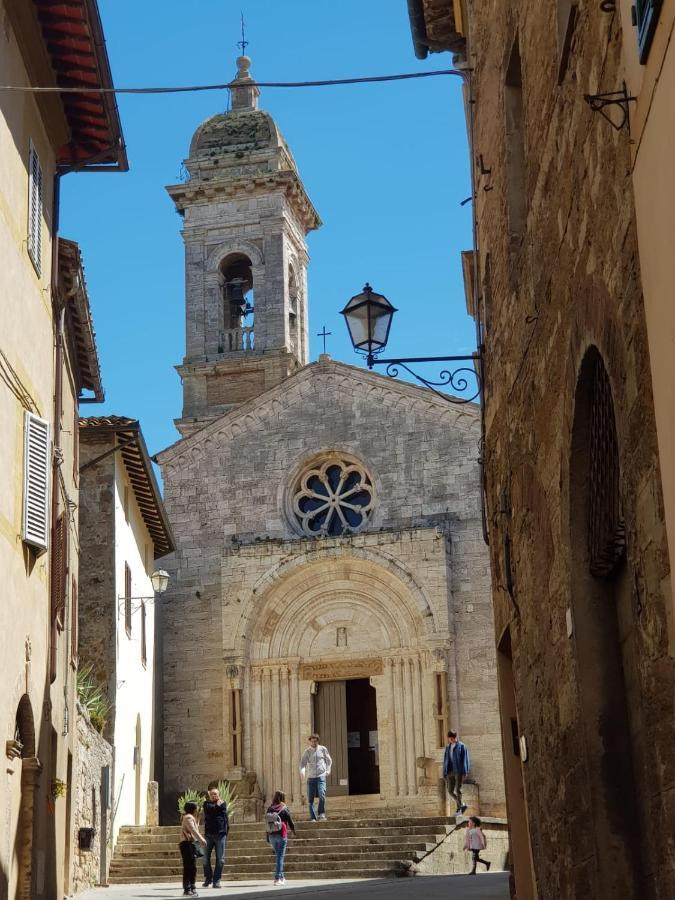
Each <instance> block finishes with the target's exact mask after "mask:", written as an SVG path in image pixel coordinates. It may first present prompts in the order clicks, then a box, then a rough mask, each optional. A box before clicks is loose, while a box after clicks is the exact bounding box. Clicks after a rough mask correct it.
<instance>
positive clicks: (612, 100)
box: [584, 81, 637, 131]
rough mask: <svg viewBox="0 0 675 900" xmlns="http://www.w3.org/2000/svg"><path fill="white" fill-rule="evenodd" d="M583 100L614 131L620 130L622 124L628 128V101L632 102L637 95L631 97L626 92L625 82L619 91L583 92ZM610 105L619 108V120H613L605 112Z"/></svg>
mask: <svg viewBox="0 0 675 900" xmlns="http://www.w3.org/2000/svg"><path fill="white" fill-rule="evenodd" d="M584 100H585V101H586V103H588V105H589V106H590V108H591V110H592V111H593V112H599V113H600V115H601V116H602V117H603V118H604V119H606V120H607V121H608V122H609V124H610V125H611V126H612V128H614V129H615V130H616V131H621V129H622V128H623V127H624V125H628V127H629V128H630V114H629V106H628V104H629V103H634V102H635V101H636V100H637V97H631V96H629V94H628V88H627V87H626V82H625V81H624V82H623V86H622V88H621V90H620V91H608V92H607V93H605V94H584ZM610 106H618V107H619V108H620V110H621V121H620V122H615V121H614V119H612V117H611V116H610V115H609V113H607V112H606V109H607V108H608V107H610Z"/></svg>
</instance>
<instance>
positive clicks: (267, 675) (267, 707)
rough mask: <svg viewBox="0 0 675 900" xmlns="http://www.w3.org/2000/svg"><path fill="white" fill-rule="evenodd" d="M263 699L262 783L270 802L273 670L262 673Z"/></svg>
mask: <svg viewBox="0 0 675 900" xmlns="http://www.w3.org/2000/svg"><path fill="white" fill-rule="evenodd" d="M262 698H263V769H262V780H261V781H260V784H261V787H262V792H263V795H264V797H265V802H266V803H267V802H269V798H270V790H271V782H272V770H273V766H274V761H273V757H274V738H275V736H274V734H273V729H272V716H273V715H274V710H273V706H274V704H273V703H272V670H271V669H270V668H268V667H265V668H264V669H263V672H262Z"/></svg>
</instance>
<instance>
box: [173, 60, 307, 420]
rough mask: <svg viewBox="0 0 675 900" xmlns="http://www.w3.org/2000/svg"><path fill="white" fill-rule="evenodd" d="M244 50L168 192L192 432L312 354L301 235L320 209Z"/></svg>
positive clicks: (185, 389)
mask: <svg viewBox="0 0 675 900" xmlns="http://www.w3.org/2000/svg"><path fill="white" fill-rule="evenodd" d="M250 66H251V60H250V59H249V57H248V56H240V57H239V58H238V59H237V67H238V71H237V75H236V77H235V79H234V81H232V82H231V83H230V86H229V87H230V97H231V109H230V110H229V111H227V112H223V113H218V114H216V115H214V116H212V117H211V118H209V119H207V120H206V121H205V122H203V123H202V124H201V125H200V126H199V127H198V128H197V130H196V132H195V134H194V136H193V138H192V141H191V143H190V152H189V156H188V158H187V159H186V160H185V171H186V173H187V178H186V180H185V181H183V182H182V183H180V184H175V185H171V186H170V187H169V188H168V192H169V194H170V196H171V198H172V199H173V201H174V203H175V205H176V209H177V210H178V212H179V213H180V215H181V216H183V220H184V226H183V239H184V242H185V269H186V353H185V358H184V360H183V363H182V365H181V366H179V369H178V371H179V373H180V375H181V378H182V381H183V414H182V418H181V419H180V420H179V421H178V423H177V425H178V427H179V429H180V431H181V433H182V434H184V435H185V434H190V433H192V432H193V431H194V430H196V429H197V428H200V427H202V426H203V425H204V424H206V422H208V421H209V420H211V419H213V418H216V417H217V416H220V415H222V414H223V413H225V412H227V411H228V410H230V409H232V408H233V407H234V406H237V405H238V404H240V403H243V402H245V401H247V400H250V399H252V398H253V397H255V396H257V395H259V394H261V393H263V392H264V391H266V390H268V389H269V388H271V387H274V386H275V385H277V384H279V383H280V382H281V381H283V380H284V379H285V378H287V377H288V376H289V375H291V374H292V373H293V372H295V371H296V370H297V369H298V368H300V367H301V366H304V365H306V364H307V362H308V361H309V352H308V350H309V348H308V333H307V327H308V322H307V264H308V259H309V258H308V254H307V245H306V235H307V233H308V232H309V231H311V230H312V229H315V228H318V227H319V226H320V224H321V220H320V219H319V216H318V215H317V213H316V210H315V209H314V207H313V206H312V203H311V201H310V199H309V197H308V196H307V193H306V192H305V189H304V186H303V184H302V181H301V179H300V176H299V174H298V169H297V166H296V164H295V161H294V159H293V156H292V154H291V152H290V150H289V149H288V145H287V144H286V141H285V140H284V138H283V136H282V134H281V132H280V131H279V129H278V127H277V125H276V123H275V122H274V119H273V118H272V116H271V115H270V114H269V113H268V112H265V111H264V110H261V109H258V97H259V93H260V92H259V89H258V87H257V85H256V83H255V81H254V80H253V78H252V77H251V74H250Z"/></svg>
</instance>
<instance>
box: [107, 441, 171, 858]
mask: <svg viewBox="0 0 675 900" xmlns="http://www.w3.org/2000/svg"><path fill="white" fill-rule="evenodd" d="M114 461H115V481H114V488H113V490H114V500H113V515H114V522H115V578H114V590H113V595H112V596H113V598H114V602H115V607H116V610H117V618H116V623H115V629H114V631H113V635H114V637H115V643H116V647H117V649H116V652H117V669H116V671H117V681H116V693H115V730H114V736H113V744H114V747H115V779H114V792H115V803H116V816H115V822H114V824H113V829H112V834H111V838H112V841H113V844H114V843H115V841H116V839H117V834H118V832H119V829H120V828H121V827H122V825H144V824H145V820H146V810H147V791H148V781H149V780H150V779H151V777H152V740H153V729H154V707H153V702H154V697H153V673H154V634H155V628H154V622H155V602H157V603H162V602H164V595H162V596H158V597H157V599H156V600H155V595H154V592H153V588H152V582H151V581H150V576H151V574H152V572H153V571H154V569H155V565H154V546H153V543H152V539H151V537H150V534H149V532H148V529H147V526H146V525H145V522H144V520H143V517H142V515H141V511H140V509H139V506H138V502H137V500H136V496H135V494H134V490H133V486H132V484H131V481H130V479H129V475H128V472H127V470H126V467H125V465H124V461H123V460H122V456H121V454H120V453H116V454H115V456H114ZM125 565H128V566H129V569H130V572H131V597H132V598H135V599H132V601H131V624H130V628H129V629H128V630H127V628H126V625H125V618H124V608H123V604H122V608H121V609H120V598H122V597H124V595H125ZM142 598H144V599H142ZM143 607H145V662H143V655H142V640H143V638H142V629H143V618H142V616H143Z"/></svg>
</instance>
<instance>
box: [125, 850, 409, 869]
mask: <svg viewBox="0 0 675 900" xmlns="http://www.w3.org/2000/svg"><path fill="white" fill-rule="evenodd" d="M270 852H271V851H269V850H268V851H267V852H266V853H265V852H263V853H259V854H257V855H256V856H244V857H242V858H240V859H231V858H229V857H225V867H226V868H228V869H231V868H239V869H244V868H246V869H250V868H252V867H254V866H257V865H260V864H261V863H265V864H266V863H267V859H268V858H269V855H270ZM415 855H421V851H419V850H413V851H411V852H409V853H398V852H397V851H395V850H391V851H389V852H386V851H382V852H381V853H365V852H363V853H330V854H322V855H321V856H318V857H317V856H316V855H313V854H311V853H306V854H305V855H304V856H298V855H297V854H295V853H294V854H293V858H292V860H291V857H290V855H289V856H288V857H287V858H288V860H289V863H290V862H294V863H297V864H298V865H299V864H300V863H303V864H306V862H307V860H311V861H313V862H314V863H316V864H319V863H320V864H321V865H322V866H323V865H325V864H326V865H327V864H332V863H344V862H349V860H353V861H354V862H355V863H356V862H358V863H359V865H360V864H362V863H363V864H364V865H367V864H369V863H370V861H373V860H374V861H377V862H381V863H382V864H384V863H385V862H387V863H389V862H398V861H399V860H401V859H411V858H412V857H414V856H415ZM148 868H151V869H152V870H153V871H154V870H158V869H162V870H166V869H167V868H172V869H173V868H175V869H180V858H179V856H178V854H177V853H176V854H174V857H173V859H172V860H170V861H167V862H163V861H162V862H160V861H159V860H154V862H153V861H152V860H135V861H134V862H131V863H129V862H125V863H122V864H118V865H117V866H115V867H114V871H115V872H120V871H125V872H131V871H132V870H133V869H142V870H145V869H148ZM111 871H113V869H112V868H111Z"/></svg>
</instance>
